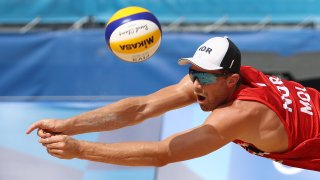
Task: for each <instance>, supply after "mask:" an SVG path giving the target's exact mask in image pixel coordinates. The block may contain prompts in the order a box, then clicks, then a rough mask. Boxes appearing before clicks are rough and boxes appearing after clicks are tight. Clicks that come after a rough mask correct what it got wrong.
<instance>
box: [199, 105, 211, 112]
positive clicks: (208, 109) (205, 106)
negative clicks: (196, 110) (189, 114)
mask: <svg viewBox="0 0 320 180" xmlns="http://www.w3.org/2000/svg"><path fill="white" fill-rule="evenodd" d="M199 105H200V108H201V109H202V111H212V110H213V107H211V106H208V105H207V104H204V103H203V104H199Z"/></svg>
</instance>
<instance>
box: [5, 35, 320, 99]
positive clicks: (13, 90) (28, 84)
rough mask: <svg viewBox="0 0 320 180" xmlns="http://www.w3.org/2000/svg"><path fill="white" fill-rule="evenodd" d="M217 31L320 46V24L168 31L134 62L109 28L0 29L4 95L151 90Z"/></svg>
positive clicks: (177, 73) (274, 44)
mask: <svg viewBox="0 0 320 180" xmlns="http://www.w3.org/2000/svg"><path fill="white" fill-rule="evenodd" d="M213 36H228V37H230V39H231V40H232V41H233V42H234V43H235V44H236V45H238V47H239V48H240V50H241V51H242V52H243V53H246V52H254V53H259V52H267V53H269V52H270V53H274V54H278V55H280V56H290V55H294V54H298V53H313V52H316V53H318V52H320V40H319V39H320V33H319V31H317V30H292V31H284V30H282V31H281V30H274V31H272V30H268V31H259V32H241V33H240V32H219V33H211V34H206V33H164V34H163V35H162V41H161V45H160V47H159V49H158V51H157V52H156V53H155V55H154V56H153V57H151V58H150V59H149V60H147V61H145V62H141V63H128V62H125V61H122V60H119V59H118V58H117V57H116V56H114V55H113V54H112V52H111V51H109V50H108V48H107V47H106V44H105V39H104V29H96V30H83V31H79V32H72V31H55V32H35V33H27V34H20V33H9V34H8V33H0V60H1V61H0V77H1V81H0V96H132V95H145V94H148V93H151V92H154V91H157V90H159V89H160V88H162V87H165V86H168V85H171V84H174V83H177V82H178V81H179V80H180V79H181V78H182V77H183V76H185V75H186V74H187V71H188V68H187V67H186V66H179V65H178V64H177V60H178V59H179V58H181V57H190V56H192V55H193V54H194V51H195V49H196V48H197V47H198V46H199V45H200V44H202V43H203V42H204V41H206V40H207V39H209V38H211V37H213ZM267 60H268V59H266V61H267Z"/></svg>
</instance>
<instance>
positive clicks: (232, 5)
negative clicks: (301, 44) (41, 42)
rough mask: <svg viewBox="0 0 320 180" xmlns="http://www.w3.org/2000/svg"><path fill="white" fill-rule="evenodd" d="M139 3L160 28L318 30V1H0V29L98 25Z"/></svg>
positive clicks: (173, 29) (101, 25)
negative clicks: (114, 14) (153, 17)
mask: <svg viewBox="0 0 320 180" xmlns="http://www.w3.org/2000/svg"><path fill="white" fill-rule="evenodd" d="M127 6H141V7H144V8H147V9H149V10H150V11H151V12H153V13H154V14H155V15H156V16H157V17H158V19H159V20H160V22H161V24H162V25H163V30H164V31H189V32H190V31H205V32H212V31H219V30H229V29H232V30H251V29H252V30H256V29H261V28H268V27H272V28H287V27H290V28H305V27H307V28H319V29H320V8H319V7H320V1H319V0H268V1H257V0H236V1H235V0H224V1H221V0H196V1H195V0H152V1H135V0H121V1H119V0H94V1H92V0H77V1H70V0H43V1H36V0H2V1H0V27H1V30H4V31H7V30H9V31H10V30H11V31H12V30H20V31H29V30H34V29H38V30H39V29H44V30H45V29H49V30H54V29H61V28H63V29H65V28H71V29H80V28H90V27H103V26H104V25H105V23H106V22H107V21H108V19H109V18H110V17H111V16H112V14H113V13H115V12H116V11H117V10H119V9H121V8H124V7H127Z"/></svg>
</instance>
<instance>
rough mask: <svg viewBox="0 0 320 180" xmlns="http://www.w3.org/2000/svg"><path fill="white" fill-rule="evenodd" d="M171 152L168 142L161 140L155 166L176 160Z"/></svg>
mask: <svg viewBox="0 0 320 180" xmlns="http://www.w3.org/2000/svg"><path fill="white" fill-rule="evenodd" d="M170 154H171V153H170V149H169V146H168V144H167V142H166V141H160V143H159V146H158V157H157V162H156V163H155V166H156V167H162V166H165V165H167V164H170V163H172V162H174V161H173V159H172V156H171V155H170Z"/></svg>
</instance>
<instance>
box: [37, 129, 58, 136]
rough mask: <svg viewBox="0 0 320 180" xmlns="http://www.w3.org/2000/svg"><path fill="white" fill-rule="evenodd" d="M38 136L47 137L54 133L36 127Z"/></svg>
mask: <svg viewBox="0 0 320 180" xmlns="http://www.w3.org/2000/svg"><path fill="white" fill-rule="evenodd" d="M37 134H38V136H39V137H41V138H48V137H51V136H52V135H54V134H53V133H50V132H48V131H47V130H44V129H38V133H37Z"/></svg>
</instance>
